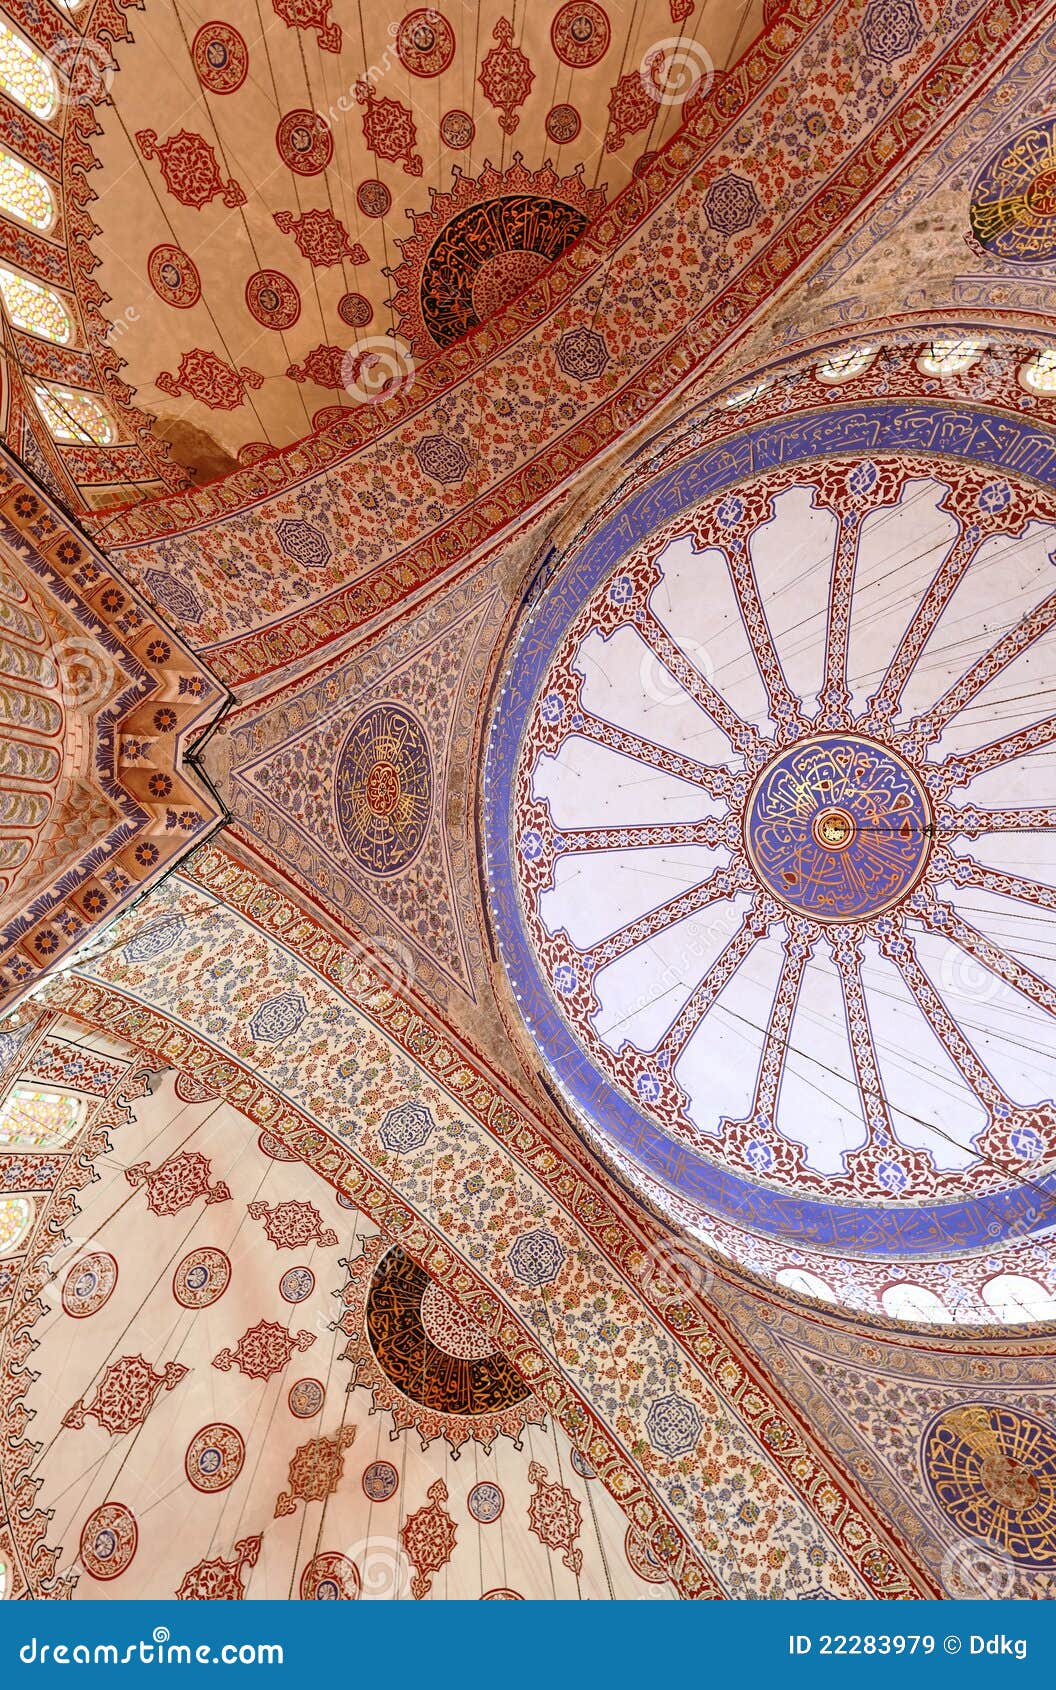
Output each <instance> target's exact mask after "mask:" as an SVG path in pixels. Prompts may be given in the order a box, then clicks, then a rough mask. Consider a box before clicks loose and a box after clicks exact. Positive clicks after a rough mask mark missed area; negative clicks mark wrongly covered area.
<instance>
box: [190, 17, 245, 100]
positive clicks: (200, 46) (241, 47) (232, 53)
mask: <svg viewBox="0 0 1056 1690" xmlns="http://www.w3.org/2000/svg"><path fill="white" fill-rule="evenodd" d="M191 59H192V61H193V63H194V68H195V70H196V71H197V73H198V80H199V82H200V83H201V85H202V87H203V88H208V90H209V92H210V93H211V94H233V93H234V92H235V89H236V88H241V86H242V84H243V82H245V80H246V72H247V71H248V69H249V53H248V51H247V49H246V43H245V42H244V41H243V39H242V37H241V35H239V33H238V30H237V29H233V28H232V27H231V25H230V24H229V23H203V25H202V27H201V29H200V30H199V31H198V34H197V35H196V36H195V38H194V40H193V41H192V43H191Z"/></svg>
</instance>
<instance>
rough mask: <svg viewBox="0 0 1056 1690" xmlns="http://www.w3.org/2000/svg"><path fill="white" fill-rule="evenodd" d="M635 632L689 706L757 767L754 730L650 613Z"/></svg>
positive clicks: (759, 742)
mask: <svg viewBox="0 0 1056 1690" xmlns="http://www.w3.org/2000/svg"><path fill="white" fill-rule="evenodd" d="M635 628H636V630H637V632H638V633H639V634H640V635H641V637H642V639H643V640H644V641H645V643H646V645H647V646H648V647H649V648H650V650H651V651H652V652H653V653H654V655H655V656H656V657H657V658H658V659H659V661H660V662H661V663H662V664H663V665H664V668H665V669H667V671H668V673H669V674H670V675H671V676H672V678H673V679H674V680H676V681H677V682H678V684H679V685H680V686H681V687H683V688H684V689H685V691H686V692H687V693H688V694H689V696H690V698H692V700H693V702H694V703H695V704H699V705H700V708H701V709H702V710H703V711H705V712H706V714H707V715H709V716H710V717H711V719H712V721H713V722H714V723H715V725H716V726H717V727H719V728H721V729H722V731H723V733H724V734H725V735H726V738H727V739H728V740H729V742H730V744H731V745H732V746H733V748H734V750H735V751H739V752H741V754H742V755H743V756H744V757H745V758H747V759H748V761H749V762H750V763H752V764H753V765H754V766H756V767H757V766H758V765H759V763H761V761H762V760H763V758H764V756H765V749H764V741H763V739H762V736H761V735H760V733H759V731H758V729H757V728H754V727H753V726H752V724H751V723H750V722H746V721H745V720H744V718H743V716H739V715H738V714H737V712H736V710H734V709H733V708H732V707H731V706H730V705H729V704H728V703H727V702H726V699H725V698H723V696H722V694H721V693H720V692H719V691H718V690H717V689H716V688H715V687H714V686H713V685H712V683H711V682H710V681H709V680H707V679H706V677H705V676H704V675H702V674H701V673H700V671H699V670H698V669H697V668H695V667H694V665H693V664H692V663H691V662H690V660H689V659H688V658H687V657H686V656H685V654H684V652H683V651H682V650H681V648H680V647H679V646H678V645H677V644H676V643H675V641H674V640H673V639H672V638H671V635H670V634H669V633H668V631H667V629H666V628H665V627H664V625H663V623H662V622H660V621H659V619H658V618H657V617H656V616H654V614H653V613H652V611H651V610H646V611H644V612H641V613H640V617H639V619H638V620H637V621H636V622H635Z"/></svg>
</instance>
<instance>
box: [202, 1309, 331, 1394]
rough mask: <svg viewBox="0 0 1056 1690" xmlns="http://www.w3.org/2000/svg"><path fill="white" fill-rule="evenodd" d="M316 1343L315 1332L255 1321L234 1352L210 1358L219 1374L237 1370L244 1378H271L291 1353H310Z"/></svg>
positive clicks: (228, 1351)
mask: <svg viewBox="0 0 1056 1690" xmlns="http://www.w3.org/2000/svg"><path fill="white" fill-rule="evenodd" d="M314 1343H315V1334H314V1332H303V1331H302V1332H295V1333H293V1334H292V1336H291V1334H290V1333H289V1332H287V1330H286V1328H285V1327H284V1326H279V1325H277V1324H276V1322H275V1321H274V1320H261V1321H258V1322H257V1324H256V1326H251V1327H249V1328H248V1330H247V1331H245V1332H243V1334H242V1336H241V1338H240V1339H239V1340H238V1343H237V1344H236V1346H235V1348H234V1349H233V1350H221V1351H220V1354H219V1355H215V1356H214V1357H213V1366H214V1367H217V1368H219V1369H220V1372H221V1373H230V1371H231V1369H232V1367H237V1368H238V1370H239V1372H240V1373H244V1374H245V1376H246V1378H247V1379H270V1378H271V1376H272V1374H273V1373H281V1372H282V1370H283V1368H284V1367H285V1366H286V1363H287V1362H288V1361H289V1359H290V1357H291V1356H292V1354H293V1352H294V1350H309V1349H311V1347H312V1345H313V1344H314Z"/></svg>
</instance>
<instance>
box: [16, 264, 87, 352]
mask: <svg viewBox="0 0 1056 1690" xmlns="http://www.w3.org/2000/svg"><path fill="white" fill-rule="evenodd" d="M0 294H2V295H3V300H4V307H5V309H6V311H7V314H8V316H9V317H10V319H11V321H12V323H14V325H15V328H16V329H27V330H28V331H29V333H30V334H39V335H40V336H41V338H42V339H43V340H54V341H57V342H58V344H59V345H60V346H65V345H66V343H67V341H69V340H71V339H72V338H73V324H72V323H71V322H70V314H69V312H68V311H67V309H66V307H65V305H64V304H63V303H62V300H61V299H60V298H59V296H58V294H57V293H52V291H51V289H50V288H46V287H42V286H41V284H40V283H39V282H31V281H30V280H29V278H28V276H19V275H17V274H16V272H15V271H14V270H8V269H7V268H6V267H5V266H4V265H2V264H0Z"/></svg>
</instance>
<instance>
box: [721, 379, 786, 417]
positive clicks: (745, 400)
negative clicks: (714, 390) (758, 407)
mask: <svg viewBox="0 0 1056 1690" xmlns="http://www.w3.org/2000/svg"><path fill="white" fill-rule="evenodd" d="M773 385H774V383H773V378H772V377H769V378H768V379H767V380H766V381H753V382H752V384H751V386H750V387H739V388H738V389H737V392H736V393H731V394H730V397H729V398H728V399H727V401H726V409H727V410H728V411H739V410H741V409H742V408H743V407H744V406H745V405H750V404H751V402H752V400H753V399H758V398H759V397H760V395H761V394H763V393H765V392H766V390H767V388H768V387H773Z"/></svg>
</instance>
